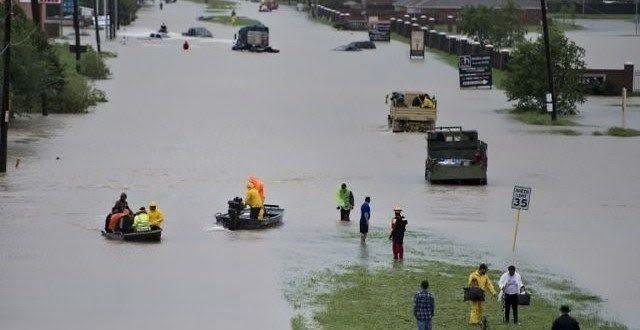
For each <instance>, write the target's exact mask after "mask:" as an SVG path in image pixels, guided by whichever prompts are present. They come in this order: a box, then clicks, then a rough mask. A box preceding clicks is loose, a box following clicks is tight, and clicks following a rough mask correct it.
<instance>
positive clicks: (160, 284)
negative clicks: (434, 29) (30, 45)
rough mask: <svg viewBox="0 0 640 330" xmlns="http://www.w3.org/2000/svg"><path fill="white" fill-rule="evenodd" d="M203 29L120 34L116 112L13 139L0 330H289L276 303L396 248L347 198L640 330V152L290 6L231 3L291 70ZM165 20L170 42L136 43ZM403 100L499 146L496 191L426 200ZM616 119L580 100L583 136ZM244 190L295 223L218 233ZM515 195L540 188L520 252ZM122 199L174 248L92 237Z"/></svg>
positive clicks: (1, 201)
mask: <svg viewBox="0 0 640 330" xmlns="http://www.w3.org/2000/svg"><path fill="white" fill-rule="evenodd" d="M203 13H204V9H203V7H202V6H201V5H198V4H194V3H191V2H186V1H179V2H177V3H173V4H167V5H166V6H165V8H164V10H163V11H160V10H158V8H157V7H145V8H143V9H142V10H141V11H140V13H139V18H138V20H136V21H135V22H134V23H133V24H132V25H131V26H129V27H126V28H123V29H121V30H120V31H119V33H120V35H127V36H128V41H127V43H126V45H122V44H120V43H118V42H116V41H112V42H109V43H106V47H105V48H107V49H108V50H112V51H114V52H116V53H117V54H118V56H117V57H116V58H114V59H111V60H110V61H109V65H110V69H111V71H112V76H113V78H112V79H110V80H104V81H100V82H97V87H98V88H100V89H102V90H104V91H105V92H106V94H107V97H108V99H109V102H108V103H103V104H100V105H99V106H97V107H96V108H95V110H92V111H91V113H89V114H86V115H79V116H68V115H66V116H55V117H54V116H51V118H47V119H44V120H43V119H38V123H39V124H38V127H41V128H38V129H39V130H42V131H46V134H44V133H43V134H42V135H43V136H46V137H44V138H38V139H35V140H33V141H32V140H29V141H28V144H26V145H25V143H24V142H25V141H23V140H21V137H20V135H15V136H13V137H12V139H11V140H10V144H9V149H10V150H16V151H15V152H14V153H18V154H19V155H20V156H21V157H22V158H23V159H22V163H21V165H20V168H19V170H16V171H13V172H12V173H9V174H7V175H5V176H0V228H1V230H0V264H1V265H2V270H0V297H3V299H1V300H0V328H3V329H37V328H47V329H87V328H92V329H113V328H118V327H125V328H131V329H133V328H156V329H176V328H181V329H200V328H205V327H207V328H216V329H247V328H256V327H260V328H265V329H283V328H288V327H289V324H290V323H289V322H290V318H291V317H292V316H293V312H292V309H291V307H290V304H289V302H288V301H287V300H286V299H285V297H284V294H283V292H285V291H286V289H287V286H288V283H290V282H292V281H295V280H296V277H298V276H300V275H304V274H309V273H311V272H314V271H319V270H323V269H326V268H332V267H336V266H340V265H344V264H347V263H351V262H356V263H357V262H364V263H367V262H368V261H367V259H368V258H370V259H371V260H378V259H379V257H377V256H379V254H380V251H382V252H384V253H387V254H389V253H390V246H387V245H384V246H382V245H380V246H377V245H372V246H371V247H370V249H371V251H365V252H363V251H362V250H361V249H360V247H359V242H358V239H357V237H356V233H357V231H358V228H357V227H358V224H357V221H352V223H351V224H348V225H343V224H339V223H338V221H337V220H338V212H337V211H336V209H335V201H334V194H335V190H336V188H337V187H338V185H339V184H340V183H342V182H347V183H348V184H349V186H350V188H352V189H353V192H354V194H355V199H356V204H358V205H359V204H360V203H361V202H362V199H363V198H364V197H365V195H369V196H371V197H372V232H375V231H378V232H384V233H386V232H387V231H388V228H387V227H388V222H389V220H390V218H391V216H392V209H393V207H394V206H395V205H396V204H400V205H402V207H403V208H404V210H405V213H406V217H407V220H408V221H409V225H408V230H410V231H415V232H419V233H424V234H426V235H428V236H429V237H433V240H434V241H436V240H437V241H450V242H453V243H454V244H457V246H458V248H459V249H462V250H463V251H473V252H474V253H475V252H478V251H479V252H481V253H485V252H486V253H487V254H488V257H487V258H488V260H486V261H487V262H489V263H491V267H493V268H504V267H505V266H506V265H507V264H509V263H511V262H515V261H517V262H518V264H519V265H523V267H522V268H525V269H536V270H537V272H539V273H540V274H541V275H545V274H549V276H556V275H557V276H561V277H566V278H569V279H572V280H573V281H575V283H576V284H577V285H578V286H580V287H582V288H586V289H587V290H589V291H592V292H593V293H594V294H597V295H600V296H602V297H603V298H605V299H606V304H605V307H606V308H607V310H608V311H609V312H610V315H612V316H613V317H615V318H616V319H617V320H619V321H622V322H624V323H625V324H627V325H628V326H630V327H631V328H640V315H638V314H637V313H636V311H637V310H638V308H640V286H639V285H638V284H637V274H638V273H639V272H640V265H639V264H637V263H636V262H634V261H635V260H637V251H638V250H639V249H640V241H638V239H637V237H638V236H639V235H640V227H638V225H637V219H638V214H640V207H639V206H638V204H637V200H639V199H640V189H638V187H639V186H640V172H639V171H638V164H637V160H638V159H640V144H638V140H637V138H632V139H619V138H613V137H598V136H591V132H592V131H593V130H596V129H597V127H595V128H594V127H593V126H583V127H578V128H577V129H578V130H580V131H584V134H583V135H582V136H577V137H569V136H562V135H556V134H549V132H547V131H546V130H544V129H541V128H531V127H527V126H525V125H524V124H521V123H518V122H515V121H513V120H511V119H510V118H509V117H508V116H507V115H506V114H503V113H500V112H499V110H503V109H506V108H508V107H509V104H508V102H507V100H506V97H505V95H504V93H503V92H502V91H500V90H496V89H493V90H464V91H461V90H459V88H458V76H457V70H456V69H454V68H452V67H450V66H448V65H447V64H445V63H444V62H442V61H439V60H437V59H436V57H435V56H433V55H432V54H430V53H427V58H426V59H425V61H413V62H412V61H409V60H408V54H407V53H408V46H407V45H406V44H402V43H399V42H395V41H394V42H391V43H390V44H385V43H377V46H378V49H376V50H372V51H362V52H353V53H349V52H337V51H333V50H332V49H333V48H335V47H337V46H339V45H343V44H346V43H348V42H351V41H357V40H361V39H362V40H364V39H366V33H364V32H357V33H354V32H345V31H336V30H334V29H332V28H330V27H328V26H324V25H320V24H317V23H314V22H312V21H310V20H308V19H307V18H306V16H305V14H303V13H298V12H295V10H294V8H293V7H287V6H281V8H280V9H279V10H278V11H274V12H271V13H264V14H262V13H258V12H257V5H256V4H253V3H247V2H242V3H241V4H240V6H239V10H238V13H239V14H240V15H244V16H249V17H253V18H256V19H259V20H260V21H262V22H263V23H264V24H265V25H267V26H268V27H269V28H270V32H271V45H272V46H273V47H274V48H277V49H280V50H281V52H280V53H279V54H255V53H239V52H233V51H231V42H232V39H233V35H234V33H235V32H236V31H237V28H235V29H234V28H232V27H230V26H222V25H214V24H209V23H203V22H197V21H196V17H197V16H199V15H202V14H203ZM162 22H165V23H166V24H167V26H168V28H169V31H170V32H172V36H173V38H167V39H163V40H147V39H145V38H143V37H144V36H146V35H148V33H149V32H152V31H154V30H157V28H158V27H159V26H160V24H161V23H162ZM192 26H206V27H208V28H209V29H210V30H211V31H212V33H213V35H214V39H213V40H196V39H193V40H189V42H190V50H189V51H183V50H182V42H183V41H184V39H183V38H182V37H180V36H179V33H180V32H183V31H185V30H186V29H187V28H189V27H192ZM87 40H88V41H89V40H90V39H87ZM594 62H596V61H594ZM596 63H599V62H596ZM616 63H617V62H616ZM637 64H638V65H640V63H637ZM619 65H620V66H622V63H620V64H619ZM393 90H424V91H427V92H429V93H433V94H435V95H436V97H437V99H438V106H439V108H438V110H439V113H438V123H437V124H438V126H459V125H461V126H462V127H463V128H465V129H476V130H478V133H479V137H480V139H482V140H484V141H486V142H487V143H488V158H489V172H488V178H489V179H488V181H489V182H488V185H487V186H478V187H474V186H447V185H445V186H437V185H433V186H432V185H429V184H428V183H427V182H425V180H424V160H425V157H426V142H425V139H424V135H423V134H393V133H391V132H389V131H388V130H387V122H386V116H387V114H388V111H389V109H388V106H387V105H385V104H384V99H385V98H384V96H385V94H387V93H389V92H391V91H393ZM612 102H614V101H612V99H596V100H594V101H593V102H590V103H588V104H586V105H585V106H584V108H583V110H584V112H583V113H582V115H581V119H580V121H581V123H585V125H598V123H600V125H603V126H604V127H606V126H607V125H611V123H614V122H616V121H617V120H618V118H619V117H618V116H619V115H618V113H617V112H616V110H611V109H609V108H610V107H609V108H607V107H608V104H609V103H612ZM594 104H596V105H599V104H602V105H603V106H600V107H599V106H594ZM602 108H607V109H609V110H606V111H602ZM615 109H617V108H615ZM638 111H639V108H638V107H637V106H636V107H632V108H630V112H629V114H628V117H627V123H628V125H630V126H632V127H638V126H640V114H639V113H638ZM43 122H44V123H43ZM10 137H11V135H10ZM16 156H17V155H16ZM56 157H59V159H56ZM13 162H15V157H14V158H10V163H13ZM250 174H255V175H258V176H259V177H260V178H262V179H263V180H264V181H265V184H266V195H267V197H266V202H267V203H274V204H279V205H281V206H283V207H285V208H286V213H285V217H284V222H285V224H284V226H282V227H280V228H277V229H273V230H269V231H258V232H231V231H227V230H223V229H222V228H220V227H217V226H215V220H214V215H215V213H216V212H225V211H226V208H227V200H229V199H231V198H233V197H235V196H243V194H244V183H245V181H246V179H247V177H248V175H250ZM514 184H523V185H529V186H532V187H533V195H532V205H531V209H530V210H529V211H527V212H523V213H522V218H521V221H522V222H521V224H520V233H519V236H518V240H519V241H518V250H517V252H516V254H515V255H514V254H512V253H511V239H512V230H513V212H512V210H511V209H510V208H509V203H510V198H511V193H512V189H513V185H514ZM122 191H126V192H127V194H128V195H129V203H130V204H131V206H132V207H134V206H135V207H139V206H142V205H144V204H146V203H148V202H149V201H151V200H155V201H158V203H159V206H160V208H161V209H162V210H163V211H164V213H165V215H166V221H165V231H164V233H163V238H162V243H161V244H125V243H121V242H113V241H107V240H104V239H103V238H102V237H101V236H100V229H101V228H102V226H103V223H104V217H105V215H106V213H107V212H108V211H109V209H110V207H111V206H112V205H113V202H115V200H116V199H117V197H118V196H119V194H120V192H122ZM357 213H358V212H354V213H352V219H357V217H359V214H357ZM405 244H406V245H407V246H411V248H413V249H418V250H422V252H424V254H425V255H426V256H427V257H429V256H430V255H433V257H436V258H445V259H446V258H447V257H453V254H451V255H448V253H447V252H446V251H445V252H443V251H442V250H439V251H433V250H431V248H430V247H431V245H427V246H416V243H415V242H412V241H411V239H407V241H406V243H405ZM412 245H413V246H412ZM387 250H388V251H387ZM463 253H464V252H463ZM387 257H388V255H385V256H384V258H386V259H384V260H385V262H388V263H389V264H390V263H391V260H387V259H390V258H387ZM406 258H407V259H410V258H411V254H410V253H407V256H406ZM451 261H454V262H455V261H456V260H451ZM376 262H377V261H376ZM525 265H526V266H525ZM474 266H475V265H474ZM621 269H623V270H624V271H621ZM612 279H615V280H612ZM461 286H462V284H461ZM534 286H535V285H534ZM107 315H108V316H107Z"/></svg>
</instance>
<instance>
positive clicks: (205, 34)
mask: <svg viewBox="0 0 640 330" xmlns="http://www.w3.org/2000/svg"><path fill="white" fill-rule="evenodd" d="M182 35H183V36H185V37H199V38H213V33H211V31H209V30H208V29H207V28H204V27H192V28H189V30H187V32H183V33H182Z"/></svg>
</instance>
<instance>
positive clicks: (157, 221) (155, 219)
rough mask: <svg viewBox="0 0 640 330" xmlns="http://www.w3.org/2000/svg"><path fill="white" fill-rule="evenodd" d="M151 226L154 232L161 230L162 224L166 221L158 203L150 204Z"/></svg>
mask: <svg viewBox="0 0 640 330" xmlns="http://www.w3.org/2000/svg"><path fill="white" fill-rule="evenodd" d="M147 214H148V215H149V225H151V229H152V230H156V229H161V227H162V222H163V221H164V214H163V213H162V211H161V210H160V209H159V208H158V203H157V202H151V203H149V212H148V213H147Z"/></svg>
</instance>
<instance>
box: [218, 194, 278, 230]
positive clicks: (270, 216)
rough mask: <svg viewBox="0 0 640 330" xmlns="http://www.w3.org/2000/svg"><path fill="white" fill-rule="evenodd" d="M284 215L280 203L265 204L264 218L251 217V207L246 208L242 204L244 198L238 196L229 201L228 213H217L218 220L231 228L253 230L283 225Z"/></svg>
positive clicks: (225, 226)
mask: <svg viewBox="0 0 640 330" xmlns="http://www.w3.org/2000/svg"><path fill="white" fill-rule="evenodd" d="M283 216H284V209H283V208H281V207H280V206H278V205H270V204H265V205H264V217H263V219H261V220H258V219H250V218H249V209H245V208H244V207H243V206H242V199H241V198H237V197H236V198H235V199H233V200H231V201H229V211H228V212H227V213H224V214H222V213H216V222H217V223H219V224H222V226H223V227H224V228H227V229H229V230H238V229H240V230H242V229H245V230H253V229H264V228H270V227H276V226H278V225H281V224H282V217H283Z"/></svg>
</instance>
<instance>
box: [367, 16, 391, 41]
mask: <svg viewBox="0 0 640 330" xmlns="http://www.w3.org/2000/svg"><path fill="white" fill-rule="evenodd" d="M369 40H370V41H391V22H389V21H377V22H374V23H370V24H369Z"/></svg>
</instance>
